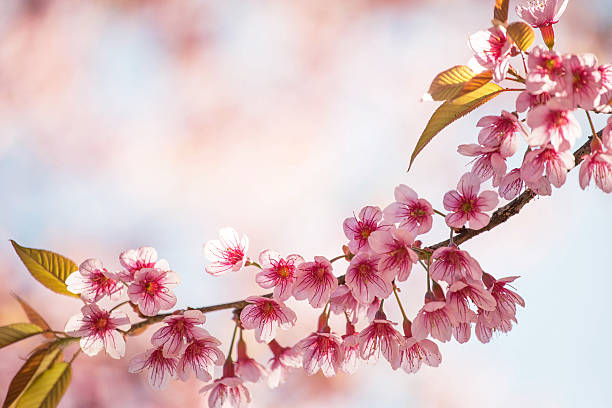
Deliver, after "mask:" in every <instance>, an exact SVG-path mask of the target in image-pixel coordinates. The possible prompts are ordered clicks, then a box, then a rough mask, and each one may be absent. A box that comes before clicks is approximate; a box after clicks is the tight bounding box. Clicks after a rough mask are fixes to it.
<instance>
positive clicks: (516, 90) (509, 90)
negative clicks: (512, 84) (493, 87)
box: [503, 88, 526, 92]
mask: <svg viewBox="0 0 612 408" xmlns="http://www.w3.org/2000/svg"><path fill="white" fill-rule="evenodd" d="M503 90H504V91H505V92H523V91H525V90H526V89H525V88H504V89H503Z"/></svg>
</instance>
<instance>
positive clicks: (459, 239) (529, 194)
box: [126, 131, 601, 335]
mask: <svg viewBox="0 0 612 408" xmlns="http://www.w3.org/2000/svg"><path fill="white" fill-rule="evenodd" d="M598 135H599V137H601V131H599V132H598ZM592 138H593V137H592V136H591V137H589V140H587V141H586V143H585V144H583V145H582V146H580V148H578V150H576V151H575V152H574V159H575V161H576V165H575V167H576V166H578V165H579V164H580V162H582V157H583V156H584V155H585V154H589V153H590V152H591V140H592ZM570 170H571V169H570ZM535 196H536V194H535V193H534V192H533V191H531V190H529V189H527V190H525V191H523V193H521V194H520V195H519V196H518V197H517V198H515V199H514V200H512V201H510V202H509V203H508V204H506V205H504V206H503V207H501V208H498V209H497V210H496V211H495V212H494V213H493V215H492V216H491V221H489V224H487V226H485V227H484V228H482V229H479V230H472V229H467V228H463V229H461V230H459V232H458V233H457V234H456V235H455V236H454V237H453V242H454V243H455V245H460V244H462V243H464V242H466V241H468V240H470V239H472V238H474V237H475V236H477V235H480V234H482V233H483V232H485V231H490V230H492V229H493V228H495V227H497V226H498V225H500V224H503V223H504V222H506V221H507V220H508V219H509V218H510V217H512V216H514V215H516V214H518V213H519V212H520V211H521V209H522V208H523V207H524V206H525V205H526V204H527V203H528V202H530V201H531V200H532V199H533V198H534V197H535ZM449 243H450V240H448V239H446V240H444V241H441V242H438V243H437V244H435V245H431V246H429V247H428V248H430V249H432V250H433V249H437V248H441V247H443V246H448V245H449ZM341 258H343V256H340V257H336V259H341ZM336 259H335V260H336ZM344 278H345V275H342V276H339V277H338V284H340V285H341V284H343V283H344ZM263 296H264V297H272V294H271V293H268V294H266V295H263ZM246 305H248V303H247V302H246V301H245V300H237V301H235V302H229V303H221V304H218V305H212V306H205V307H200V308H196V309H193V308H189V309H190V310H199V311H201V312H202V313H208V312H214V311H216V310H226V309H233V310H237V311H238V310H241V309H243V308H244V307H245V306H246ZM173 313H175V312H173ZM173 313H162V314H158V315H156V316H152V317H149V318H147V319H146V320H143V321H141V322H138V323H136V324H134V325H132V327H131V329H130V330H128V331H127V332H126V334H127V335H137V334H140V333H142V331H144V329H146V327H148V326H150V325H152V324H154V323H158V322H161V321H162V320H163V319H164V318H165V317H167V316H170V315H172V314H173Z"/></svg>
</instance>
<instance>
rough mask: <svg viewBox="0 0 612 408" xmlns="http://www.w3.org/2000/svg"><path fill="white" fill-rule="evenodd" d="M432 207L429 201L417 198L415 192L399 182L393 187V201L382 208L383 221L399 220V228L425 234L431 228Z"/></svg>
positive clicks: (415, 233)
mask: <svg viewBox="0 0 612 408" xmlns="http://www.w3.org/2000/svg"><path fill="white" fill-rule="evenodd" d="M432 215H433V208H432V207H431V204H430V203H429V201H427V200H425V199H424V198H419V197H418V195H417V193H416V192H415V191H414V190H413V189H411V188H410V187H408V186H406V185H405V184H400V185H399V186H397V187H395V202H394V203H391V204H390V205H389V206H387V207H386V208H385V209H384V210H383V218H384V219H385V222H389V223H396V222H399V226H400V228H406V229H408V231H410V232H412V234H414V235H420V234H425V233H427V232H429V231H430V230H431V225H432V223H433V217H432Z"/></svg>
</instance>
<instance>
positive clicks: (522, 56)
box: [521, 51, 528, 75]
mask: <svg viewBox="0 0 612 408" xmlns="http://www.w3.org/2000/svg"><path fill="white" fill-rule="evenodd" d="M521 58H522V60H523V68H525V75H527V72H528V71H527V64H526V63H525V56H524V55H523V51H521Z"/></svg>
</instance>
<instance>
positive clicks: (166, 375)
mask: <svg viewBox="0 0 612 408" xmlns="http://www.w3.org/2000/svg"><path fill="white" fill-rule="evenodd" d="M177 365H178V358H176V357H164V352H163V351H162V348H161V347H158V348H153V349H149V350H147V351H145V352H144V353H141V354H138V355H136V356H135V357H134V358H132V360H130V364H129V366H128V371H129V372H130V373H139V372H141V371H142V370H144V369H147V370H148V372H149V384H150V385H151V387H153V388H155V389H159V390H162V389H164V388H166V387H167V386H168V383H169V382H170V379H171V378H175V377H176V367H177Z"/></svg>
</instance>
